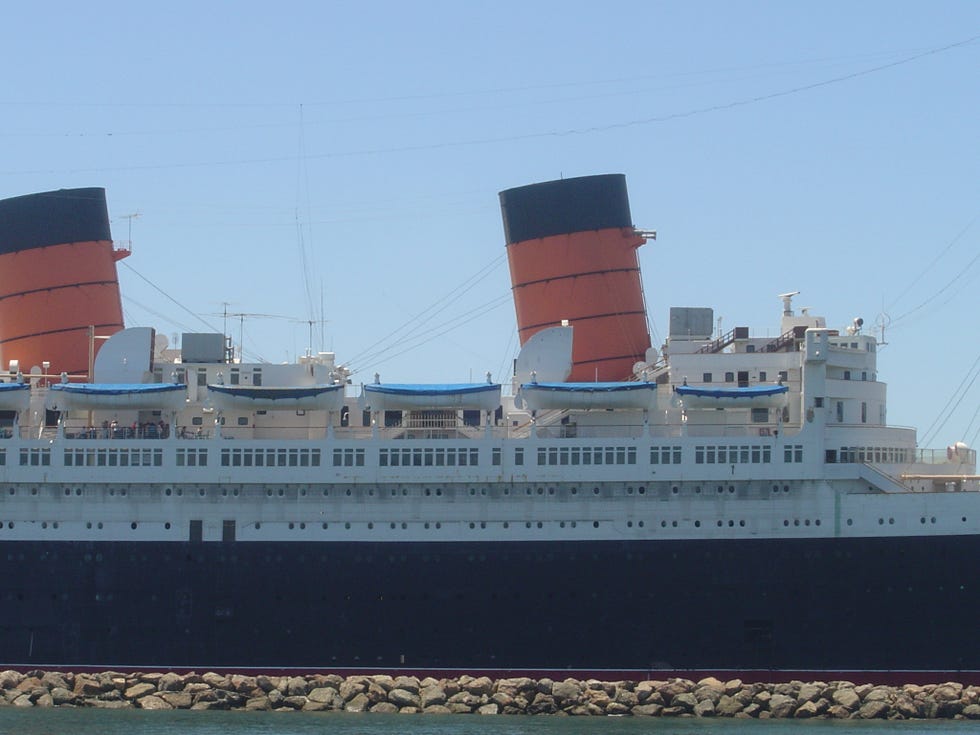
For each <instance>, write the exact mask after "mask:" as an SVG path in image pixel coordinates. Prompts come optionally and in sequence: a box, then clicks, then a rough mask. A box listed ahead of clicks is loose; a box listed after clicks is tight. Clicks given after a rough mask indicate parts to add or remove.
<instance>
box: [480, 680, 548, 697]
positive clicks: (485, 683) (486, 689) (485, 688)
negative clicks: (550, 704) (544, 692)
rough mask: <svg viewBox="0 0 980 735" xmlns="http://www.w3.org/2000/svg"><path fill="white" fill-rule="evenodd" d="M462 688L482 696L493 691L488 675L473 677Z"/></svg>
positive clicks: (488, 694)
mask: <svg viewBox="0 0 980 735" xmlns="http://www.w3.org/2000/svg"><path fill="white" fill-rule="evenodd" d="M463 689H464V690H466V691H467V692H469V693H470V694H474V695H476V696H478V697H482V696H484V695H486V696H488V697H489V696H490V695H491V694H492V693H493V682H492V681H490V679H489V677H486V676H480V677H478V678H476V679H473V680H472V681H470V682H467V683H466V684H465V685H464V686H463ZM549 692H550V687H549Z"/></svg>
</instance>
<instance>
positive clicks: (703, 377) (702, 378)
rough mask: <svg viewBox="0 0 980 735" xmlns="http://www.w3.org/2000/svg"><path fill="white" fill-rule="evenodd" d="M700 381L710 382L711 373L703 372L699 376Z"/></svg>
mask: <svg viewBox="0 0 980 735" xmlns="http://www.w3.org/2000/svg"><path fill="white" fill-rule="evenodd" d="M701 382H702V383H710V382H711V373H704V375H702V376H701Z"/></svg>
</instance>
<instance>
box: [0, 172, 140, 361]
mask: <svg viewBox="0 0 980 735" xmlns="http://www.w3.org/2000/svg"><path fill="white" fill-rule="evenodd" d="M128 254H129V251H125V250H119V251H115V250H113V248H112V235H111V234H110V232H109V212H108V209H107V207H106V200H105V189H97V188H91V189H59V190H58V191H47V192H41V193H39V194H28V195H27V196H21V197H14V198H12V199H4V200H2V201H0V370H4V371H5V370H6V369H7V366H8V364H9V361H10V360H18V361H19V363H20V369H21V370H22V371H23V372H24V373H25V374H26V373H28V372H29V371H30V369H31V368H32V367H34V366H38V367H40V366H41V363H42V362H43V361H48V362H50V363H51V367H50V371H51V372H52V373H61V372H67V373H71V374H80V373H87V372H88V363H89V348H90V340H89V327H90V326H94V327H95V334H96V335H97V336H100V337H104V336H109V335H111V334H114V333H116V332H118V331H119V330H121V329H122V328H123V317H122V302H121V301H120V298H119V281H118V277H117V274H116V261H117V260H119V259H120V258H123V257H125V256H126V255H128ZM100 344H101V341H100V340H96V341H95V350H98V348H99V345H100Z"/></svg>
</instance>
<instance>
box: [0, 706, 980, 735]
mask: <svg viewBox="0 0 980 735" xmlns="http://www.w3.org/2000/svg"><path fill="white" fill-rule="evenodd" d="M975 732H980V722H970V721H965V720H964V721H948V720H944V721H900V722H889V721H881V720H878V721H862V722H852V721H836V720H808V721H794V720H790V721H786V720H733V719H658V718H639V717H553V716H538V717H533V716H509V715H507V716H505V715H497V716H479V715H397V714H395V715H377V714H354V713H344V712H206V711H202V712H189V711H180V710H177V711H154V712H143V711H138V710H124V711H118V710H116V711H111V710H99V709H64V708H61V709H29V710H23V709H15V708H13V707H6V708H2V709H0V733H2V735H8V734H9V735H185V734H186V735H314V734H315V733H317V734H318V733H329V735H395V734H396V733H397V734H398V735H586V734H589V735H592V734H593V733H598V734H600V735H637V734H639V733H650V734H652V735H675V734H676V735H695V734H697V733H715V734H716V735H748V734H749V733H752V734H753V735H756V734H758V733H762V734H763V735H873V734H876V733H877V734H880V735H884V734H885V733H909V734H911V733H923V734H924V735H946V734H947V733H950V734H953V735H962V734H963V733H975Z"/></svg>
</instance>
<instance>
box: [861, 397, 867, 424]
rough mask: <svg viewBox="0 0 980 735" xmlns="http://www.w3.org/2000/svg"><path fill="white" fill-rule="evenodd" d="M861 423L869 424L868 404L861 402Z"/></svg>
mask: <svg viewBox="0 0 980 735" xmlns="http://www.w3.org/2000/svg"><path fill="white" fill-rule="evenodd" d="M861 423H862V424H866V423H868V404H867V403H865V402H864V401H861Z"/></svg>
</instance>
